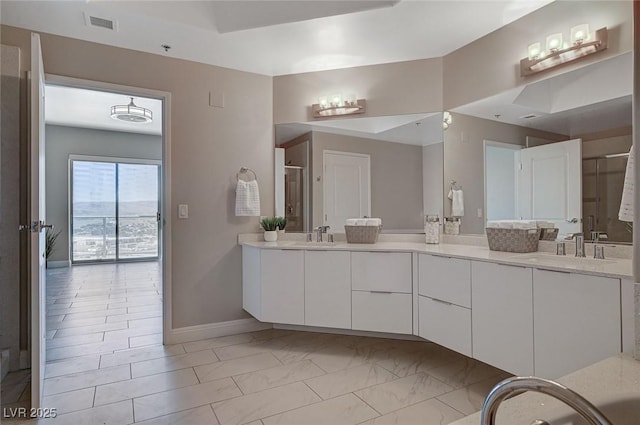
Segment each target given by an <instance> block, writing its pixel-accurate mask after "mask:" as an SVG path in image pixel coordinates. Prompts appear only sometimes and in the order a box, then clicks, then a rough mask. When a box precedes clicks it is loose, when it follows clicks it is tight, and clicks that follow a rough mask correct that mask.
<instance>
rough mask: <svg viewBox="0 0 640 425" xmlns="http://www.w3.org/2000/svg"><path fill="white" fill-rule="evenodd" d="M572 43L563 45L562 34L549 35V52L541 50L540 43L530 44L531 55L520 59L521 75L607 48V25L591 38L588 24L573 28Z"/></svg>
mask: <svg viewBox="0 0 640 425" xmlns="http://www.w3.org/2000/svg"><path fill="white" fill-rule="evenodd" d="M571 42H572V45H571V46H569V47H564V45H562V34H561V33H559V34H553V35H550V36H549V37H547V46H546V47H547V49H548V50H549V51H548V52H546V53H545V52H542V51H541V50H540V43H534V44H531V45H530V46H529V49H528V50H529V57H526V58H524V59H522V60H520V76H521V77H526V76H529V75H533V74H536V73H538V72H542V71H546V70H548V69H551V68H554V67H556V66H560V65H564V64H565V63H568V62H573V61H574V60H577V59H580V58H583V57H585V56H589V55H592V54H594V53H597V52H600V51H602V50H605V49H606V48H607V47H608V45H607V27H604V28H600V29H599V30H597V31H596V32H595V34H594V37H593V40H591V39H590V35H589V33H588V26H586V25H579V26H577V27H574V28H573V29H572V30H571Z"/></svg>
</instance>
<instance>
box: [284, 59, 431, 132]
mask: <svg viewBox="0 0 640 425" xmlns="http://www.w3.org/2000/svg"><path fill="white" fill-rule="evenodd" d="M333 93H343V94H349V93H354V94H356V95H357V96H358V98H360V99H362V98H364V99H366V100H367V112H366V114H363V115H361V116H384V115H401V114H415V113H419V112H437V111H442V59H441V58H435V59H423V60H415V61H408V62H397V63H389V64H381V65H371V66H361V67H355V68H347V69H337V70H332V71H321V72H308V73H304V74H294V75H283V76H278V77H274V79H273V111H274V115H273V120H274V122H275V123H276V124H280V123H288V122H295V121H311V120H312V118H311V105H312V104H314V103H318V97H319V96H322V95H323V94H324V95H331V94H333Z"/></svg>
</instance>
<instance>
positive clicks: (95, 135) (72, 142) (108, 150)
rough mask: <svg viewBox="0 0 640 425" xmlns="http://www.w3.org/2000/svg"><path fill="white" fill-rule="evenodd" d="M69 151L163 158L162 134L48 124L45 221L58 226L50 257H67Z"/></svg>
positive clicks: (95, 154) (46, 138) (75, 153)
mask: <svg viewBox="0 0 640 425" xmlns="http://www.w3.org/2000/svg"><path fill="white" fill-rule="evenodd" d="M69 155H93V156H107V157H116V158H137V159H157V160H160V159H162V138H161V137H160V136H154V135H149V134H139V133H138V134H135V133H125V132H121V131H104V130H94V129H88V128H74V127H65V126H58V125H47V126H46V128H45V170H46V182H47V194H46V196H47V205H46V213H47V223H52V224H54V225H55V226H56V229H58V230H61V231H62V233H60V236H59V237H58V240H57V243H56V246H55V248H54V250H53V253H52V255H51V258H50V260H51V261H65V260H68V259H69V225H68V223H69Z"/></svg>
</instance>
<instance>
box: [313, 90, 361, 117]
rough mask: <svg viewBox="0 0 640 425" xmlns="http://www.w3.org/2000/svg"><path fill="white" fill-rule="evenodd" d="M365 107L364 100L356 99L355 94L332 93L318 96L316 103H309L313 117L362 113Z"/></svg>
mask: <svg viewBox="0 0 640 425" xmlns="http://www.w3.org/2000/svg"><path fill="white" fill-rule="evenodd" d="M366 107H367V102H366V100H365V99H356V95H355V94H350V95H348V96H342V95H341V94H333V95H331V96H320V97H319V98H318V103H314V104H313V105H311V110H312V112H313V118H328V117H334V116H342V115H355V114H363V113H364V112H365V111H366Z"/></svg>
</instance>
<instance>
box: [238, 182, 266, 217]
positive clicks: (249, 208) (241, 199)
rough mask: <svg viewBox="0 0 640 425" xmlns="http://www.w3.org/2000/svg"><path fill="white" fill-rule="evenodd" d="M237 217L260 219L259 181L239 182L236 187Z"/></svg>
mask: <svg viewBox="0 0 640 425" xmlns="http://www.w3.org/2000/svg"><path fill="white" fill-rule="evenodd" d="M236 216H238V217H260V191H259V189H258V181H257V180H251V181H249V182H247V181H244V180H238V185H237V186H236Z"/></svg>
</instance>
